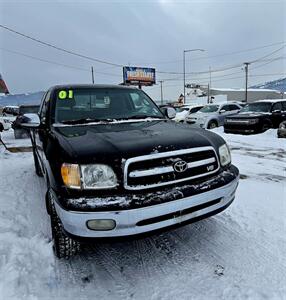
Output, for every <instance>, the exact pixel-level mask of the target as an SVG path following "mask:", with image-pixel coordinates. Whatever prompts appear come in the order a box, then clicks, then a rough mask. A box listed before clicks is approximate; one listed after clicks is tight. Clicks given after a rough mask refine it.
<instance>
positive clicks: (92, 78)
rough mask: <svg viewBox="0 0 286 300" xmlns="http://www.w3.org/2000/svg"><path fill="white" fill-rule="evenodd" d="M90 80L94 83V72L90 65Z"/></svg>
mask: <svg viewBox="0 0 286 300" xmlns="http://www.w3.org/2000/svg"><path fill="white" fill-rule="evenodd" d="M91 80H92V84H94V73H93V67H91Z"/></svg>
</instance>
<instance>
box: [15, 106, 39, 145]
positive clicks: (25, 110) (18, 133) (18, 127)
mask: <svg viewBox="0 0 286 300" xmlns="http://www.w3.org/2000/svg"><path fill="white" fill-rule="evenodd" d="M39 108H40V106H39V105H21V106H20V107H19V114H18V116H17V117H16V119H15V121H14V122H13V123H12V128H13V129H14V136H15V139H20V138H23V137H28V133H29V132H28V131H27V129H25V128H23V127H22V123H25V122H27V117H25V116H24V114H29V113H34V114H36V113H38V112H39Z"/></svg>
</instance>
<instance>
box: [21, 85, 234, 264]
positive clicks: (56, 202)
mask: <svg viewBox="0 0 286 300" xmlns="http://www.w3.org/2000/svg"><path fill="white" fill-rule="evenodd" d="M166 115H168V110H166ZM23 126H26V127H27V128H30V133H31V141H32V146H33V154H34V162H35V169H36V173H37V174H38V175H39V176H44V177H45V180H46V183H47V194H46V207H47V212H48V213H49V214H50V217H51V227H52V235H53V242H54V249H55V254H56V255H57V256H58V257H65V258H68V257H69V256H71V255H72V254H74V253H76V252H77V251H78V250H79V249H80V245H81V243H82V242H86V241H87V242H90V241H93V240H94V239H95V238H109V237H113V238H114V237H123V236H125V237H126V236H133V235H138V234H144V233H147V232H151V231H152V232H153V231H156V230H161V229H162V228H168V227H171V226H177V225H180V224H185V223H188V222H194V221H197V220H200V219H202V218H206V217H209V216H211V215H214V214H216V213H219V212H221V211H222V210H224V209H225V208H226V207H228V206H229V205H230V204H231V202H232V201H233V200H234V197H235V191H236V188H237V185H238V178H239V171H238V169H237V168H236V167H235V166H233V165H232V164H231V157H230V152H229V148H228V146H227V144H226V143H225V141H224V140H223V139H222V138H221V137H220V136H218V135H216V134H214V133H212V132H210V131H207V130H202V129H190V128H189V126H188V125H184V124H177V123H175V122H173V121H171V120H170V119H169V118H168V116H165V115H163V113H162V112H161V111H160V110H159V108H158V107H157V106H156V104H155V103H154V102H153V101H152V100H151V99H150V98H149V96H147V94H145V93H144V92H143V91H142V90H139V89H137V88H132V87H126V86H116V85H62V86H55V87H52V88H50V89H49V90H48V91H47V92H46V93H45V95H44V96H43V99H42V102H41V106H40V111H39V114H38V115H32V116H31V115H29V122H27V123H26V124H24V125H23Z"/></svg>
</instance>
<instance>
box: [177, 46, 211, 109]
mask: <svg viewBox="0 0 286 300" xmlns="http://www.w3.org/2000/svg"><path fill="white" fill-rule="evenodd" d="M194 51H201V52H203V51H206V50H204V49H189V50H184V51H183V74H184V104H185V103H186V58H185V56H186V53H187V52H194Z"/></svg>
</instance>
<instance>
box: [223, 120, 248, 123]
mask: <svg viewBox="0 0 286 300" xmlns="http://www.w3.org/2000/svg"><path fill="white" fill-rule="evenodd" d="M225 123H226V124H249V120H245V119H227V120H225Z"/></svg>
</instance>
